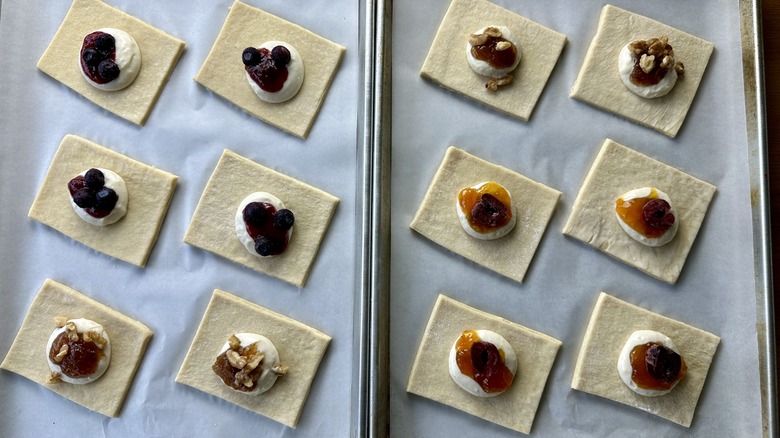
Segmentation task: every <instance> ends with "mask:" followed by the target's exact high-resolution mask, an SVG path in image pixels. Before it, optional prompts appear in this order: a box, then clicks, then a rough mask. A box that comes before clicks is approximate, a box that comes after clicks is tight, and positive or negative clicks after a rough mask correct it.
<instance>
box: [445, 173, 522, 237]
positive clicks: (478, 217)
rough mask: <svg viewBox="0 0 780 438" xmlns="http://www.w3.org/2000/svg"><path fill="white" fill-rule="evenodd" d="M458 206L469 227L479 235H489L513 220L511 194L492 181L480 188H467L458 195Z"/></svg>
mask: <svg viewBox="0 0 780 438" xmlns="http://www.w3.org/2000/svg"><path fill="white" fill-rule="evenodd" d="M458 205H459V206H460V209H461V211H462V212H463V213H464V215H465V216H466V219H467V220H468V223H469V225H470V226H471V228H473V229H474V230H475V231H477V232H479V233H488V232H490V231H493V230H495V229H496V228H500V227H503V226H504V225H506V224H508V223H509V221H510V220H511V219H512V208H511V206H512V200H511V199H510V197H509V192H508V191H507V190H506V189H505V188H504V187H503V186H502V185H501V184H498V183H496V182H493V181H490V182H486V183H484V184H482V185H481V186H479V187H478V188H476V189H475V188H473V187H466V188H465V189H463V190H461V191H460V193H458Z"/></svg>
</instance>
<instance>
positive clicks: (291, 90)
mask: <svg viewBox="0 0 780 438" xmlns="http://www.w3.org/2000/svg"><path fill="white" fill-rule="evenodd" d="M276 46H284V47H286V48H287V50H289V51H290V62H289V63H287V66H286V68H287V80H286V81H284V85H282V89H281V90H279V91H276V92H273V93H271V92H268V91H265V90H263V89H262V88H260V86H259V85H257V83H256V82H255V81H253V80H252V76H250V75H249V72H246V80H247V82H249V86H250V87H252V90H254V92H255V94H257V97H259V98H260V99H261V100H263V101H265V102H269V103H281V102H285V101H288V100H290V99H292V98H293V97H294V96H295V95H296V94H298V91H299V90H300V89H301V85H303V76H304V68H303V58H301V55H300V54H299V53H298V51H297V50H295V47H293V46H291V45H289V44H287V43H285V42H284V41H266V42H264V43H263V44H261V45H260V47H258V48H257V49H258V50H259V49H267V50H268V52H269V55H270V52H271V51H272V50H273V48H274V47H276Z"/></svg>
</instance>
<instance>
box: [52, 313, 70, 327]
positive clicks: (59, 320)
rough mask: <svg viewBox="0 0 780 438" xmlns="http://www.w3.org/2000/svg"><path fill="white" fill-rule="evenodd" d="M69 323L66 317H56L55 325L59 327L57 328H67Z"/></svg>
mask: <svg viewBox="0 0 780 438" xmlns="http://www.w3.org/2000/svg"><path fill="white" fill-rule="evenodd" d="M66 322H68V318H65V317H64V316H55V317H54V325H56V326H57V328H62V327H65V323H66Z"/></svg>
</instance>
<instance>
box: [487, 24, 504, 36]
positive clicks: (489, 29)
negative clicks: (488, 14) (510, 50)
mask: <svg viewBox="0 0 780 438" xmlns="http://www.w3.org/2000/svg"><path fill="white" fill-rule="evenodd" d="M483 33H484V34H485V35H487V36H489V37H493V38H501V31H500V30H499V29H498V28H497V27H493V26H488V27H486V28H485V31H484V32H483Z"/></svg>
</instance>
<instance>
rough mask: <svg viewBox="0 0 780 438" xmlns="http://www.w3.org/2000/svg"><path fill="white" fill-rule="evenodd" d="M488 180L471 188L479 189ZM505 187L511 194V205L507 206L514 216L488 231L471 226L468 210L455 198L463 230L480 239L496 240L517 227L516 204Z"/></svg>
mask: <svg viewBox="0 0 780 438" xmlns="http://www.w3.org/2000/svg"><path fill="white" fill-rule="evenodd" d="M488 182H489V181H483V182H481V183H479V184H475V185H473V186H471V188H472V189H475V190H477V189H479V188H480V187H482V186H484V185H485V184H487V183H488ZM502 187H503V186H502ZM503 189H504V190H506V193H507V195H509V205H507V208H509V211H510V212H511V213H512V218H511V219H509V222H507V223H506V224H505V225H503V226H501V227H498V228H496V229H495V230H492V231H488V232H487V233H480V232H479V231H477V230H475V229H474V228H473V227H472V226H471V224H470V223H469V219H468V217H467V216H466V212H465V211H463V208H462V207H461V206H460V202H458V200H457V199H456V200H455V210H456V211H457V213H458V220H459V221H460V226H461V227H463V230H464V231H465V232H466V233H468V235H469V236H471V237H476V238H477V239H480V240H495V239H499V238H501V237H504V236H506V235H507V234H509V232H510V231H512V229H513V228H514V227H515V224H517V215H516V214H515V210H514V204H512V194H511V193H510V192H509V190H508V189H507V188H506V187H503Z"/></svg>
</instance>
